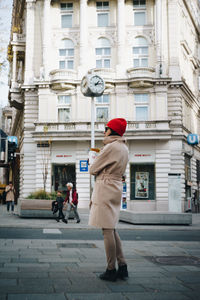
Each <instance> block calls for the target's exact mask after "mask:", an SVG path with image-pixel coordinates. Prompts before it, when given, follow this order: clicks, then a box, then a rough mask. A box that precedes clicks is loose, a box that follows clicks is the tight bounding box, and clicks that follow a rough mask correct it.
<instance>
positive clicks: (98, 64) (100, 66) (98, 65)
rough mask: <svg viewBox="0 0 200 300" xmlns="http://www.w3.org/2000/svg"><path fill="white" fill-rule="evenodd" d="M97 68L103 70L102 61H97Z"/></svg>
mask: <svg viewBox="0 0 200 300" xmlns="http://www.w3.org/2000/svg"><path fill="white" fill-rule="evenodd" d="M96 68H102V60H101V59H97V60H96Z"/></svg>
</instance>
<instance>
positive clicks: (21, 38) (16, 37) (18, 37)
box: [11, 32, 26, 47]
mask: <svg viewBox="0 0 200 300" xmlns="http://www.w3.org/2000/svg"><path fill="white" fill-rule="evenodd" d="M25 43H26V35H25V34H24V33H16V32H13V39H12V42H11V44H12V45H14V46H22V47H25Z"/></svg>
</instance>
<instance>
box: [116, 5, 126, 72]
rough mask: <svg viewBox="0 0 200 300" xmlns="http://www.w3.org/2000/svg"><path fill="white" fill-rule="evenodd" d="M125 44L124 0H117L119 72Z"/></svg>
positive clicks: (121, 66)
mask: <svg viewBox="0 0 200 300" xmlns="http://www.w3.org/2000/svg"><path fill="white" fill-rule="evenodd" d="M124 44H125V5H124V0H118V1H117V68H118V71H119V72H120V71H121V69H122V68H123V66H124V64H123V62H124Z"/></svg>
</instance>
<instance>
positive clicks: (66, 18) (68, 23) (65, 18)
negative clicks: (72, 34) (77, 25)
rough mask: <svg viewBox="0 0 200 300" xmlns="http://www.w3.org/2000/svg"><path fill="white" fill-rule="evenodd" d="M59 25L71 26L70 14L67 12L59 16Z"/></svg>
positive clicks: (63, 26)
mask: <svg viewBox="0 0 200 300" xmlns="http://www.w3.org/2000/svg"><path fill="white" fill-rule="evenodd" d="M61 27H62V28H71V27H72V14H67V15H62V16H61Z"/></svg>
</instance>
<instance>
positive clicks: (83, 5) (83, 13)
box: [79, 0, 88, 75]
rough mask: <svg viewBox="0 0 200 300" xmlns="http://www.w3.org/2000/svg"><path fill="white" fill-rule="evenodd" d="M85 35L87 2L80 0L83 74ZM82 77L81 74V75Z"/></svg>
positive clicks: (81, 66) (82, 67)
mask: <svg viewBox="0 0 200 300" xmlns="http://www.w3.org/2000/svg"><path fill="white" fill-rule="evenodd" d="M87 35H88V26H87V0H80V50H79V51H80V61H79V66H80V72H81V70H83V71H84V72H85V71H86V70H84V64H85V62H87V60H86V50H87ZM82 75H83V74H82Z"/></svg>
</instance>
